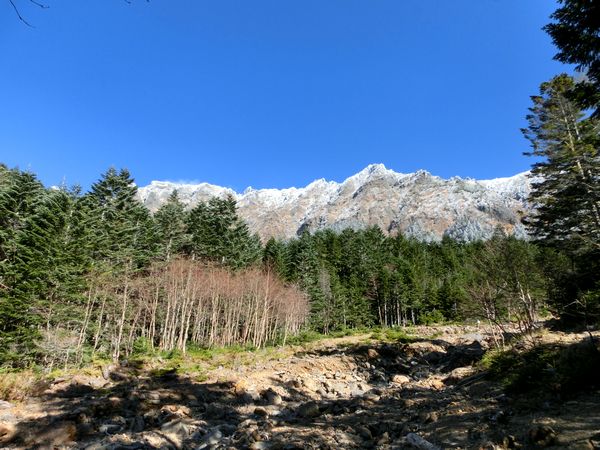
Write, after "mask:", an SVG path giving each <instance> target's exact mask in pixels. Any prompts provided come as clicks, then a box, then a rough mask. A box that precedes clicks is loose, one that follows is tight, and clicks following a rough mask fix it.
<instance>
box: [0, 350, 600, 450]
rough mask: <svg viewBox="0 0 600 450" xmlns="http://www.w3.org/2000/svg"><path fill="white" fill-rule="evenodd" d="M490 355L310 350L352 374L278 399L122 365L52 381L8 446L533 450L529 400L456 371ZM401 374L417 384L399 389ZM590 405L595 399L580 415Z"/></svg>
mask: <svg viewBox="0 0 600 450" xmlns="http://www.w3.org/2000/svg"><path fill="white" fill-rule="evenodd" d="M483 354H484V349H483V346H482V345H481V343H479V342H477V341H474V342H471V343H465V344H460V345H452V344H450V343H449V342H446V341H444V340H440V339H430V340H427V339H423V340H419V342H418V343H416V344H414V345H413V344H410V345H407V344H405V343H401V342H400V343H378V344H361V345H354V346H349V347H345V348H330V349H322V350H316V351H314V350H313V351H309V352H302V353H299V354H297V355H296V356H297V357H298V358H319V357H322V356H339V357H345V358H348V359H349V360H351V361H352V362H353V367H354V369H353V373H343V374H339V377H338V375H337V374H335V373H331V374H329V375H331V376H332V378H323V381H322V383H321V384H322V385H321V386H320V388H321V393H319V394H318V395H317V394H315V392H309V391H307V390H306V389H305V388H304V387H303V386H302V385H299V384H298V382H297V380H294V379H292V378H287V379H286V378H281V377H279V378H278V377H277V376H273V377H272V378H271V385H272V386H273V387H274V388H275V389H276V390H277V391H278V392H280V393H282V395H281V397H282V398H280V399H278V400H277V401H273V399H269V397H268V395H267V396H265V395H263V396H256V395H255V396H252V395H250V394H249V393H248V392H240V391H238V390H237V388H236V386H235V385H234V384H233V383H231V382H216V383H215V382H211V383H207V382H199V381H196V380H194V379H193V378H191V377H189V376H179V375H178V374H177V373H175V372H174V371H164V372H162V373H159V372H156V373H148V372H146V371H143V370H141V369H140V368H139V367H135V366H134V365H130V366H129V367H119V368H117V369H116V370H114V371H113V372H111V373H110V377H111V378H112V381H111V382H110V383H109V384H107V385H106V386H103V385H102V384H103V383H104V382H105V381H104V380H102V379H96V380H91V381H90V380H87V382H86V383H80V382H78V381H77V380H76V379H72V380H63V381H62V382H58V383H55V384H53V385H52V386H50V387H49V389H47V390H46V391H45V393H43V394H42V396H41V397H40V398H39V399H35V404H36V405H40V404H42V407H43V411H41V412H40V414H38V415H36V414H35V411H33V410H32V411H31V414H29V415H28V417H29V419H27V420H23V421H21V422H19V423H17V424H16V428H15V429H14V430H8V433H9V434H10V435H7V436H8V437H9V438H10V437H12V439H11V441H10V443H9V444H8V447H7V448H31V449H44V448H82V449H83V448H87V449H89V450H92V449H93V450H100V449H113V450H115V449H129V450H133V449H159V448H161V449H162V448H164V449H168V448H174V449H177V448H191V449H202V448H207V449H217V448H241V449H243V448H254V449H261V448H264V449H269V448H272V449H334V448H335V449H339V448H344V449H346V448H347V449H352V448H356V449H359V448H365V449H368V448H379V449H388V448H393V449H398V448H407V447H405V446H404V444H403V443H402V442H403V441H402V438H403V437H405V436H406V435H407V434H409V433H417V434H419V435H421V436H423V437H424V438H426V439H428V440H429V441H431V442H432V443H435V444H436V445H439V446H441V447H443V448H455V447H462V448H479V446H482V445H484V444H485V445H487V444H489V443H490V442H491V443H494V444H496V445H502V446H504V447H506V448H511V446H514V445H516V443H521V444H522V445H525V447H527V445H528V444H527V439H528V436H527V433H528V430H529V427H530V426H531V425H532V420H533V419H532V417H533V416H532V412H531V411H525V412H524V411H523V410H520V409H519V408H520V406H519V404H520V402H521V403H522V402H524V400H525V398H524V397H522V396H521V397H520V396H512V395H506V393H505V392H504V390H503V385H502V384H501V383H499V382H497V381H493V380H489V379H485V378H484V377H482V376H481V374H477V373H475V374H471V373H469V374H468V375H466V376H462V377H461V376H454V375H453V374H454V371H455V370H458V371H460V370H461V368H464V367H465V366H469V365H472V364H475V363H477V362H478V361H479V360H480V359H481V358H482V356H483ZM501 370H503V369H501ZM397 375H404V376H405V377H406V378H407V379H409V381H407V382H405V383H396V382H394V379H395V376H397ZM353 376H356V377H355V378H352V377H353ZM336 377H338V378H336ZM356 379H358V380H363V384H365V385H367V386H368V388H366V389H357V390H356V392H350V393H348V392H346V393H344V395H340V393H339V392H336V388H335V383H336V382H338V383H346V384H347V386H350V384H351V383H353V384H352V386H354V385H358V384H360V382H358V381H356ZM350 387H351V386H350ZM363 387H364V386H363ZM551 394H552V393H551ZM599 397H600V395H596V396H595V397H594V396H588V398H587V399H581V398H580V397H574V400H573V401H574V402H575V403H574V404H573V405H572V408H571V410H570V416H569V418H568V420H567V421H566V422H565V425H564V427H563V430H564V431H563V432H564V433H571V434H572V435H574V436H575V435H576V434H577V433H578V432H586V433H587V432H588V431H589V430H592V429H593V427H594V420H596V419H598V420H600V417H597V416H598V412H597V413H596V414H594V413H593V412H592V413H590V411H593V409H592V408H593V406H596V407H597V406H598V404H599V402H598V398H599ZM562 400H564V399H563V398H561V397H557V396H553V394H552V395H550V396H548V395H546V396H545V397H544V399H543V401H542V400H541V399H540V400H539V402H537V403H536V405H541V404H543V402H546V404H547V406H544V408H542V409H544V411H541V412H540V411H538V412H539V413H540V414H538V416H539V417H542V416H543V415H544V414H545V416H548V417H554V416H557V415H560V414H561V409H560V408H562V409H563V410H564V405H561V402H562ZM584 400H587V401H588V403H590V404H589V405H588V406H586V407H584V408H579V406H581V405H582V404H584V403H583V402H584ZM41 402H43V403H41ZM24 407H27V405H25V406H24ZM537 408H538V409H539V408H540V406H537ZM597 411H600V408H597ZM0 412H1V411H0ZM0 416H1V415H0ZM536 417H537V416H536ZM0 419H1V417H0ZM569 427H570V429H569ZM598 431H600V430H598ZM11 433H12V434H11ZM1 436H2V434H1V433H0V443H1V442H2V441H1V439H2V437H1ZM5 439H6V436H5ZM5 445H6V444H5Z"/></svg>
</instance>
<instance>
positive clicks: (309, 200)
mask: <svg viewBox="0 0 600 450" xmlns="http://www.w3.org/2000/svg"><path fill="white" fill-rule="evenodd" d="M530 188H531V180H530V178H529V177H528V173H521V174H518V175H515V176H513V177H510V178H499V179H494V180H482V181H478V180H474V179H470V178H467V179H463V178H459V177H453V178H450V179H448V180H446V179H442V178H440V177H436V176H433V175H431V174H430V173H428V172H425V171H418V172H415V173H409V174H402V173H397V172H394V171H393V170H389V169H386V168H385V166H383V164H373V165H369V166H368V167H366V168H365V169H364V170H362V171H361V172H359V173H357V174H356V175H353V176H351V177H349V178H348V179H346V180H345V181H343V182H342V183H337V182H334V181H326V180H324V179H320V180H316V181H314V182H312V183H310V184H309V185H308V186H306V187H304V188H294V187H292V188H288V189H260V190H255V189H252V188H248V189H246V190H245V191H244V192H243V193H241V194H239V193H236V192H235V191H233V190H231V189H228V188H224V187H220V186H214V185H211V184H208V183H202V184H180V183H172V182H167V181H153V182H152V183H151V184H150V185H148V186H145V187H141V188H140V189H139V197H140V200H141V201H142V202H143V203H144V204H145V205H146V206H147V207H148V208H149V209H150V210H151V211H155V210H157V209H158V208H159V207H160V205H162V204H163V203H164V202H165V201H166V199H167V198H168V196H169V194H170V193H171V192H172V191H173V190H174V189H177V190H178V192H179V194H180V197H181V199H182V200H183V201H184V202H185V203H186V204H188V205H190V206H193V205H195V204H197V203H198V202H200V201H204V200H207V199H208V198H210V197H211V196H215V195H216V196H221V197H224V196H227V195H232V196H233V197H234V198H235V199H236V200H237V205H238V210H239V213H240V215H241V216H242V217H243V218H244V219H245V220H246V222H247V223H248V224H249V226H250V229H251V230H252V231H253V232H256V233H258V234H259V235H260V236H261V237H262V238H263V239H268V238H269V237H271V236H274V237H278V238H290V237H294V236H296V235H298V234H299V233H301V232H302V231H303V230H309V231H316V230H319V229H324V228H331V229H334V230H342V229H344V228H354V229H359V228H364V227H367V226H370V225H378V226H379V227H380V228H381V229H382V230H384V231H385V232H387V233H390V234H394V233H399V232H400V233H403V234H405V235H408V236H413V237H416V238H418V239H421V240H425V241H439V240H441V239H442V237H443V236H449V237H452V238H455V239H458V240H463V241H472V240H477V239H486V238H489V237H490V236H491V235H492V234H493V232H494V230H495V228H496V227H498V226H500V227H502V228H503V229H504V230H505V231H506V232H507V233H509V234H515V235H516V236H517V237H525V236H526V233H525V229H524V227H523V225H522V224H521V217H522V216H523V214H524V213H525V212H527V211H528V209H529V205H528V204H527V202H526V199H527V196H528V194H529V191H530Z"/></svg>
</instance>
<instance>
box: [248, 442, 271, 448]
mask: <svg viewBox="0 0 600 450" xmlns="http://www.w3.org/2000/svg"><path fill="white" fill-rule="evenodd" d="M270 448H273V444H272V443H270V442H268V441H254V442H253V443H252V444H251V445H250V450H267V449H270Z"/></svg>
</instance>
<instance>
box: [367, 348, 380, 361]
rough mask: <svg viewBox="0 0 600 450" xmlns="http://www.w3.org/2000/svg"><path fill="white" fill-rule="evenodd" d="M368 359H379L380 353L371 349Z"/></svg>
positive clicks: (368, 352) (368, 351)
mask: <svg viewBox="0 0 600 450" xmlns="http://www.w3.org/2000/svg"><path fill="white" fill-rule="evenodd" d="M367 358H369V359H379V352H378V351H377V350H375V349H374V348H370V349H368V350H367Z"/></svg>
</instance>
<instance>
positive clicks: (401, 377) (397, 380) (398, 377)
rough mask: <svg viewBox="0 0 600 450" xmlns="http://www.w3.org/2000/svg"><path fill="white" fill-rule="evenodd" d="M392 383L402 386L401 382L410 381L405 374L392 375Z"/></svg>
mask: <svg viewBox="0 0 600 450" xmlns="http://www.w3.org/2000/svg"><path fill="white" fill-rule="evenodd" d="M392 383H394V384H398V385H400V386H402V385H403V384H407V383H410V378H409V377H407V376H406V375H394V376H393V377H392Z"/></svg>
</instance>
